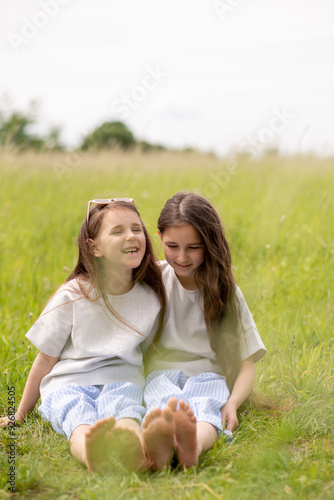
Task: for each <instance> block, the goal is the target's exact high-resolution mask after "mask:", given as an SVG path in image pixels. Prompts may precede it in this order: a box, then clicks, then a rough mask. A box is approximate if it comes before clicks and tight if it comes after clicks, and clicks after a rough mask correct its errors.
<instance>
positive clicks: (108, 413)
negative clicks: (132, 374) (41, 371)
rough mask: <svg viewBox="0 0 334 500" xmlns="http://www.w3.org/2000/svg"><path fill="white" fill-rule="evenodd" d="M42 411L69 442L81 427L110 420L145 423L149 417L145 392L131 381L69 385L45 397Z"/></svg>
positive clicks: (44, 416) (40, 409)
mask: <svg viewBox="0 0 334 500" xmlns="http://www.w3.org/2000/svg"><path fill="white" fill-rule="evenodd" d="M38 410H39V412H40V413H41V415H42V417H43V419H44V420H46V421H47V422H50V423H51V425H52V427H53V429H54V430H55V431H56V432H58V433H59V434H63V435H65V436H66V437H67V439H69V438H70V436H71V434H72V432H73V430H74V429H75V428H76V427H78V425H82V424H88V425H92V424H94V423H95V422H97V421H98V420H101V419H102V418H108V417H114V418H115V420H119V419H120V418H133V419H135V420H137V422H138V423H139V424H141V422H142V419H143V417H144V415H145V408H144V407H143V389H142V388H141V387H139V385H136V384H132V383H130V382H126V383H124V382H114V383H112V384H105V385H84V386H80V385H65V386H63V387H60V388H59V389H57V390H55V391H53V392H51V393H50V394H48V395H47V396H46V397H45V398H43V401H42V404H41V406H40V407H39V409H38Z"/></svg>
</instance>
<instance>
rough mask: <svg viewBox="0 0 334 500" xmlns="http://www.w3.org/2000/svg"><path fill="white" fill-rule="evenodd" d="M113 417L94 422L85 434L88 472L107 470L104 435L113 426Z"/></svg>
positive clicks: (107, 461)
mask: <svg viewBox="0 0 334 500" xmlns="http://www.w3.org/2000/svg"><path fill="white" fill-rule="evenodd" d="M115 423H116V422H115V419H114V418H113V417H110V418H103V419H102V420H98V422H95V424H93V425H92V426H91V427H90V428H89V430H88V431H87V434H86V464H87V468H88V472H89V473H91V472H93V471H99V472H104V471H105V470H106V469H107V468H108V463H109V460H108V458H109V450H108V446H107V443H106V434H107V433H108V432H110V431H111V429H112V428H113V427H114V426H115Z"/></svg>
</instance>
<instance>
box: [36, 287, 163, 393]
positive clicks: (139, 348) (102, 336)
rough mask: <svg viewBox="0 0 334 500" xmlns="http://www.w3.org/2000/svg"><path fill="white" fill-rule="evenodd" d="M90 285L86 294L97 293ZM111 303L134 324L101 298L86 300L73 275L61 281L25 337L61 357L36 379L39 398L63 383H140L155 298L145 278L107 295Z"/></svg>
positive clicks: (156, 317) (153, 331) (157, 311)
mask: <svg viewBox="0 0 334 500" xmlns="http://www.w3.org/2000/svg"><path fill="white" fill-rule="evenodd" d="M96 296H97V295H96V290H92V292H91V293H90V297H91V298H94V297H96ZM108 299H109V301H110V304H111V306H112V307H113V308H114V310H115V311H116V312H117V313H118V314H119V315H120V316H121V317H122V318H123V319H124V320H125V321H126V322H128V323H129V324H130V325H133V326H134V327H135V328H136V329H137V330H139V332H141V334H140V333H138V332H136V331H135V330H134V329H133V328H131V327H129V326H127V325H125V324H123V323H122V322H121V321H120V320H118V319H117V318H116V317H115V316H114V315H112V314H111V312H110V311H109V310H108V309H107V307H106V305H105V303H104V301H103V299H102V297H101V298H99V299H98V300H88V299H86V298H84V297H83V296H82V293H81V292H80V290H79V287H78V284H77V282H76V280H72V281H69V282H68V283H65V284H64V285H62V286H61V287H60V288H59V290H58V291H57V292H56V294H55V295H54V296H53V297H52V298H51V300H50V301H49V303H48V304H47V306H46V308H45V309H44V311H43V313H42V314H41V316H40V317H39V318H38V320H37V321H36V322H35V324H34V325H33V326H32V328H31V329H30V330H29V332H28V333H27V335H26V337H27V338H28V339H29V340H30V341H31V342H32V343H33V344H34V345H35V346H36V347H37V348H38V349H39V350H40V351H42V352H44V353H45V354H48V355H49V356H54V357H58V356H59V357H60V360H59V361H58V362H57V363H56V364H55V366H54V367H53V369H52V370H51V372H50V373H49V374H48V375H46V377H44V378H43V380H42V382H41V387H40V391H41V397H42V399H43V397H45V395H46V394H47V393H49V392H51V391H53V390H55V389H57V388H58V387H60V386H63V385H70V384H72V385H104V384H107V383H111V382H133V383H135V384H138V385H140V386H141V387H144V383H145V379H144V369H143V351H144V352H145V351H146V349H147V348H148V347H149V345H150V344H151V342H152V341H153V339H154V336H155V334H156V331H157V328H158V323H159V314H160V309H161V307H160V302H159V299H158V297H157V295H156V293H155V292H154V291H153V290H152V289H151V288H150V287H149V286H148V285H147V284H145V283H136V284H135V285H134V287H133V288H132V290H130V291H129V292H128V293H126V294H124V295H108Z"/></svg>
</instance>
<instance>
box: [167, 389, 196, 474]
mask: <svg viewBox="0 0 334 500" xmlns="http://www.w3.org/2000/svg"><path fill="white" fill-rule="evenodd" d="M168 407H169V408H170V409H171V411H172V412H173V415H174V422H175V431H174V436H175V446H176V451H177V458H178V460H179V463H180V464H181V465H182V466H183V467H186V468H188V467H192V466H193V465H197V464H198V456H199V453H198V439H197V431H196V417H195V415H194V413H193V411H192V410H191V408H190V406H189V405H188V404H187V403H185V402H184V401H182V400H181V401H180V402H179V409H177V400H176V399H175V398H171V399H170V400H169V401H168Z"/></svg>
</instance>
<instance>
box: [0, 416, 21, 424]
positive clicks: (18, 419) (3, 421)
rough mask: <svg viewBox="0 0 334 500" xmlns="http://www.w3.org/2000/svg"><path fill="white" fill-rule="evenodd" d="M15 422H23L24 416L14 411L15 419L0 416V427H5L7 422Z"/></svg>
mask: <svg viewBox="0 0 334 500" xmlns="http://www.w3.org/2000/svg"><path fill="white" fill-rule="evenodd" d="M17 422H19V423H20V424H23V422H24V417H23V416H22V415H21V414H18V413H15V420H13V419H12V418H8V417H0V427H7V426H8V425H9V424H11V425H13V424H16V423H17Z"/></svg>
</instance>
